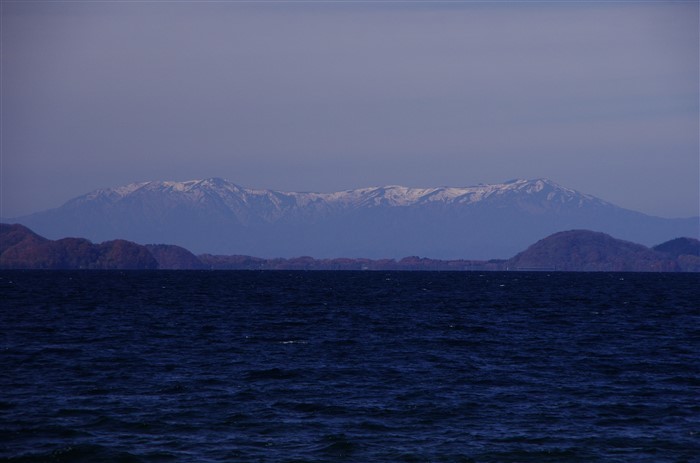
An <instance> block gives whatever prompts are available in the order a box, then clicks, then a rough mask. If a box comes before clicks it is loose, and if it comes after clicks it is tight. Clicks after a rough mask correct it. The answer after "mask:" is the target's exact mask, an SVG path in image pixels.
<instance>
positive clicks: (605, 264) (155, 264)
mask: <svg viewBox="0 0 700 463" xmlns="http://www.w3.org/2000/svg"><path fill="white" fill-rule="evenodd" d="M0 268H4V269H182V270H185V269H192V270H195V269H212V270H457V271H465V270H466V271H468V270H479V271H499V270H523V271H526V270H547V271H621V272H627V271H629V272H698V271H700V241H698V240H697V239H694V238H676V239H674V240H671V241H667V242H665V243H662V244H659V245H658V246H654V247H653V248H648V247H646V246H643V245H641V244H636V243H631V242H629V241H623V240H618V239H615V238H613V237H611V236H609V235H606V234H604V233H598V232H593V231H589V230H571V231H564V232H559V233H555V234H553V235H550V236H548V237H547V238H544V239H542V240H540V241H538V242H537V243H535V244H533V245H532V246H530V247H529V248H527V249H526V250H524V251H523V252H521V253H519V254H517V255H516V256H514V257H512V258H511V259H507V260H501V259H494V260H465V259H457V260H438V259H430V258H425V257H416V256H411V257H405V258H403V259H400V260H395V259H363V258H335V259H314V258H312V257H308V256H304V257H296V258H291V259H282V258H276V259H263V258H259V257H251V256H241V255H231V256H222V255H211V254H202V255H199V256H195V255H194V254H192V253H191V252H190V251H188V250H187V249H185V248H182V247H180V246H174V245H167V244H156V245H145V246H143V245H139V244H136V243H133V242H130V241H125V240H113V241H106V242H104V243H100V244H94V243H92V242H91V241H89V240H86V239H84V238H63V239H60V240H49V239H47V238H44V237H42V236H39V235H37V234H36V233H34V232H33V231H31V230H30V229H28V228H26V227H24V226H22V225H17V224H15V225H9V224H0Z"/></svg>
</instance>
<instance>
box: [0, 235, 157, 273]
mask: <svg viewBox="0 0 700 463" xmlns="http://www.w3.org/2000/svg"><path fill="white" fill-rule="evenodd" d="M0 243H2V244H0V251H1V253H0V268H35V269H155V268H158V262H157V261H156V260H155V259H154V258H153V256H152V255H151V253H150V252H149V251H148V249H146V248H145V247H143V246H140V245H138V244H136V243H132V242H130V241H125V240H112V241H107V242H104V243H100V244H93V243H92V242H90V241H88V240H86V239H83V238H63V239H60V240H56V241H51V240H48V239H46V238H43V237H41V236H39V235H37V234H36V233H34V232H33V231H31V230H29V229H28V228H26V227H24V226H22V225H17V224H15V225H8V224H0Z"/></svg>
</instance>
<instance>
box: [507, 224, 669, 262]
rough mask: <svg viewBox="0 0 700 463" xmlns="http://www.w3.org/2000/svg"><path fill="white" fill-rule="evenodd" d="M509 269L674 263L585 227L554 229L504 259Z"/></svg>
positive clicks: (666, 257) (639, 247) (660, 254)
mask: <svg viewBox="0 0 700 463" xmlns="http://www.w3.org/2000/svg"><path fill="white" fill-rule="evenodd" d="M508 267H509V268H510V269H512V270H528V269H529V270H536V269H550V270H561V271H615V272H623V271H627V272H644V271H649V272H668V271H676V270H678V265H677V264H676V262H674V261H673V260H672V259H670V258H669V257H668V256H666V255H664V254H662V253H659V252H656V251H654V250H652V249H649V248H647V247H646V246H642V245H641V244H636V243H631V242H629V241H623V240H618V239H615V238H613V237H612V236H610V235H606V234H605V233H598V232H593V231H589V230H570V231H565V232H559V233H555V234H554V235H551V236H548V237H547V238H544V239H542V240H540V241H538V242H537V243H535V244H533V245H532V246H530V247H529V248H527V249H526V250H525V251H523V252H521V253H519V254H518V255H516V256H515V257H513V258H512V259H510V260H509V261H508Z"/></svg>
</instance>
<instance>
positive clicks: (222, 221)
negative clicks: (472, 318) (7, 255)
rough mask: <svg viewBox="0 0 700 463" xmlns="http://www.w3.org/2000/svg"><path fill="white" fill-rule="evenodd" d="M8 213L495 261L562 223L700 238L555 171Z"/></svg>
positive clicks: (219, 184)
mask: <svg viewBox="0 0 700 463" xmlns="http://www.w3.org/2000/svg"><path fill="white" fill-rule="evenodd" d="M13 220H14V221H16V222H18V223H21V224H23V225H26V226H28V227H30V228H32V229H33V230H35V231H36V232H37V233H40V234H41V235H43V236H46V237H48V238H51V239H58V238H61V237H64V236H82V237H85V238H87V239H90V240H93V241H96V242H97V241H104V240H112V239H117V238H120V239H127V240H130V241H134V242H137V243H141V244H146V243H170V244H175V245H178V246H182V247H184V248H186V249H189V250H190V251H192V252H194V253H196V254H204V253H208V254H215V255H216V254H218V255H231V254H245V255H250V256H259V257H262V258H276V257H283V258H291V257H295V256H304V255H311V256H314V257H316V258H334V257H337V256H347V257H351V258H353V257H354V258H371V259H383V258H394V259H400V258H403V257H404V256H408V255H415V254H417V255H421V256H430V257H431V258H435V259H463V258H466V259H491V258H508V257H511V256H513V255H514V254H515V253H517V252H519V251H522V250H523V249H524V248H525V247H526V246H528V245H530V244H532V243H533V242H535V241H536V240H538V239H540V238H542V237H543V236H547V235H550V234H552V233H555V232H558V231H560V230H567V229H588V230H598V231H601V232H604V233H608V234H611V235H613V236H616V237H618V238H621V239H625V240H630V241H633V242H637V243H642V244H644V245H647V246H650V245H653V244H657V243H660V242H662V241H665V240H668V239H670V238H673V237H677V236H691V237H698V235H700V226H699V224H698V219H697V218H687V219H665V218H660V217H652V216H648V215H645V214H641V213H639V212H634V211H630V210H627V209H623V208H620V207H617V206H615V205H613V204H610V203H608V202H606V201H603V200H602V199H599V198H596V197H594V196H591V195H588V194H585V193H581V192H578V191H575V190H572V189H570V188H566V187H564V186H561V185H558V184H557V183H555V182H553V181H551V180H548V179H534V180H511V181H508V182H504V183H497V184H490V185H483V184H480V185H475V186H468V187H432V188H408V187H403V186H395V185H393V186H378V187H369V188H360V189H354V190H347V191H339V192H333V193H308V192H304V193H300V192H282V191H273V190H261V189H249V188H243V187H241V186H238V185H236V184H234V183H232V182H229V181H227V180H223V179H219V178H210V179H205V180H191V181H186V182H171V181H153V182H143V183H133V184H130V185H125V186H121V187H117V188H110V189H103V190H96V191H93V192H91V193H88V194H86V195H83V196H80V197H77V198H75V199H72V200H70V201H68V202H67V203H66V204H64V205H63V206H61V207H59V208H57V209H52V210H49V211H45V212H41V213H37V214H32V215H29V216H25V217H20V218H16V219H13Z"/></svg>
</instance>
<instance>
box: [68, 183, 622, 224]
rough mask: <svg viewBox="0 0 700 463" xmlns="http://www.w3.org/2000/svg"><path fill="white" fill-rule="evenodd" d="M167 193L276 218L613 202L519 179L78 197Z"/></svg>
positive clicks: (106, 194) (120, 194)
mask: <svg viewBox="0 0 700 463" xmlns="http://www.w3.org/2000/svg"><path fill="white" fill-rule="evenodd" d="M151 192H156V193H158V192H163V193H168V194H175V195H178V196H181V197H184V198H187V199H188V200H190V201H193V202H198V203H201V202H203V201H207V200H211V201H216V202H222V203H223V204H225V205H226V207H227V208H229V209H231V210H235V209H238V208H240V207H246V206H248V207H249V206H253V205H256V206H258V207H262V208H264V209H267V210H268V212H269V214H271V216H270V218H272V216H278V215H279V213H281V212H283V211H284V210H289V209H294V208H306V207H314V208H323V207H334V208H335V207H342V208H348V207H349V208H359V207H379V206H391V207H406V206H413V205H418V204H430V203H437V202H442V203H446V204H451V203H458V204H463V205H464V204H473V203H477V202H480V201H484V200H486V199H489V198H494V199H497V198H501V197H505V196H507V195H512V194H516V195H517V194H526V195H528V196H529V195H537V194H543V193H546V196H545V198H543V200H546V201H552V202H558V203H565V202H570V201H575V202H576V203H577V205H578V206H582V205H583V204H584V203H586V202H592V203H596V204H597V205H609V203H607V202H605V201H603V200H601V199H599V198H596V197H594V196H591V195H587V194H583V193H580V192H578V191H576V190H572V189H570V188H565V187H562V186H561V185H558V184H557V183H555V182H552V181H551V180H548V179H543V178H540V179H534V180H525V179H515V180H510V181H507V182H504V183H496V184H479V185H475V186H469V187H433V188H412V187H405V186H401V185H387V186H374V187H366V188H358V189H352V190H344V191H336V192H330V193H318V192H285V191H275V190H266V189H252V188H243V187H241V186H239V185H237V184H235V183H233V182H230V181H228V180H224V179H221V178H208V179H200V180H188V181H182V182H178V181H151V182H137V183H131V184H128V185H124V186H119V187H115V188H110V189H100V190H95V191H93V192H91V193H88V194H87V195H84V196H81V197H80V198H76V200H78V199H79V200H82V201H84V200H94V199H97V198H101V199H105V200H108V201H111V202H117V201H121V200H123V199H125V198H127V197H130V196H132V195H134V194H147V193H151Z"/></svg>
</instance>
